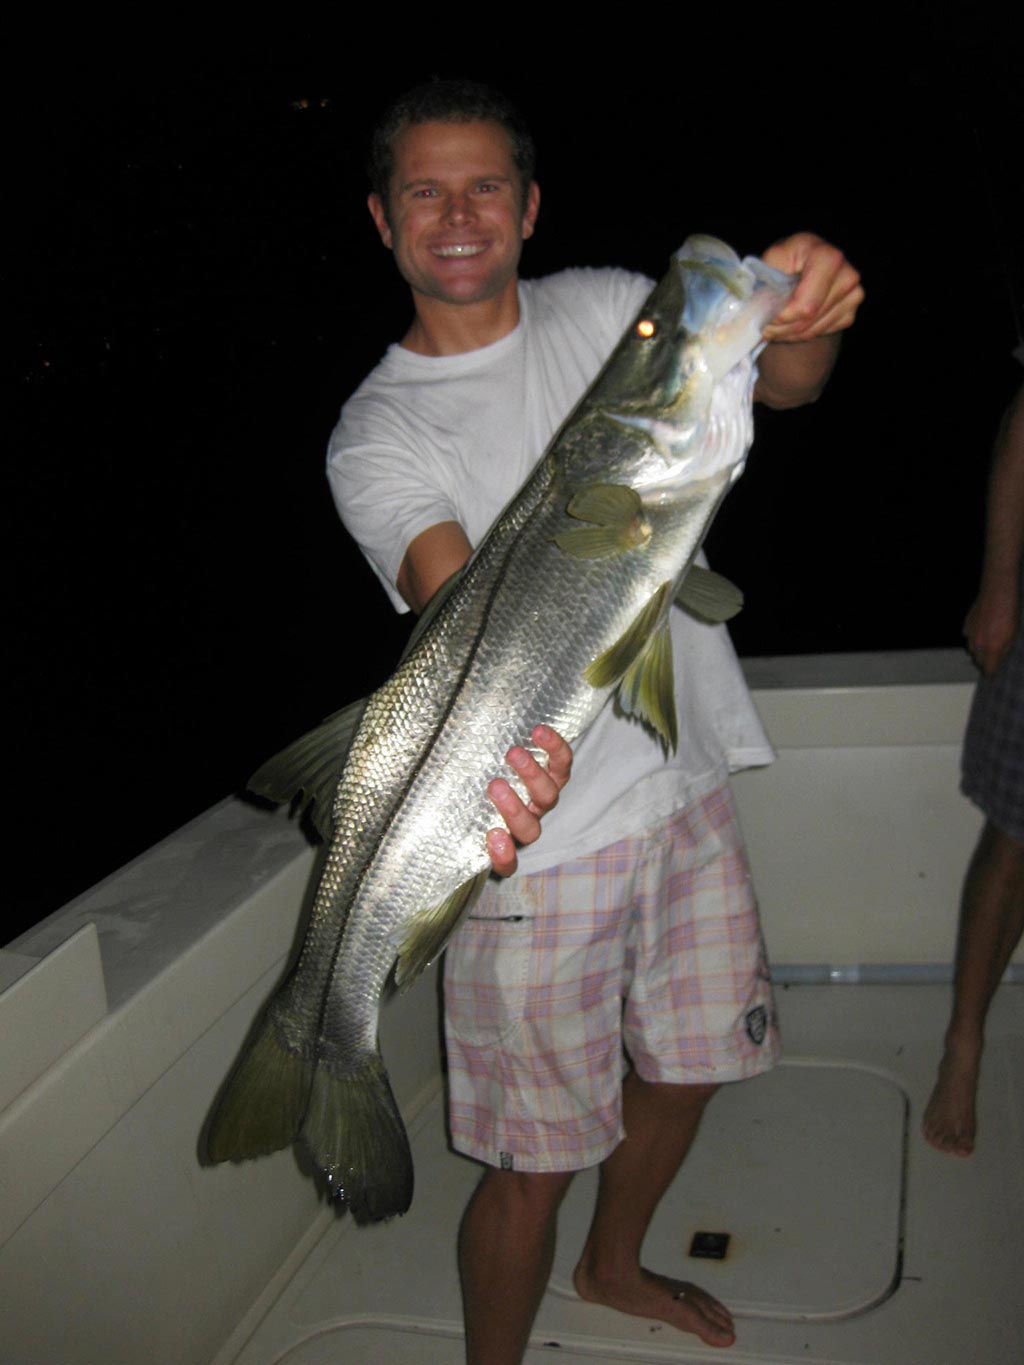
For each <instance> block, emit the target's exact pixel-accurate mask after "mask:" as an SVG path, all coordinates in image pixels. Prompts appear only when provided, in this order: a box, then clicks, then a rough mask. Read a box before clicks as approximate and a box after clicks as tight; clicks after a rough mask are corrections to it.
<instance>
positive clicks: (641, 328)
mask: <svg viewBox="0 0 1024 1365" xmlns="http://www.w3.org/2000/svg"><path fill="white" fill-rule="evenodd" d="M657 331H658V325H657V323H655V322H652V321H651V319H650V318H641V319H640V321H639V322H638V323H637V325H636V334H637V336H639V337H644V338H645V339H646V338H647V337H652V336H655V335H656V334H657Z"/></svg>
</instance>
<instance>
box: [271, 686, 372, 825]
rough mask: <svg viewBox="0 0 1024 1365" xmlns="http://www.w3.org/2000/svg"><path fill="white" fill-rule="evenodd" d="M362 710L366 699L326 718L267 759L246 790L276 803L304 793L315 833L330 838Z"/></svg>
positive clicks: (304, 810)
mask: <svg viewBox="0 0 1024 1365" xmlns="http://www.w3.org/2000/svg"><path fill="white" fill-rule="evenodd" d="M365 708H366V699H365V698H364V697H361V698H360V699H359V701H355V702H353V703H352V705H351V706H346V707H345V709H344V710H343V711H336V712H335V713H334V715H333V716H328V717H327V719H326V720H325V721H324V722H323V724H321V725H318V726H317V727H316V729H315V730H310V731H309V732H308V733H307V734H305V735H303V736H302V737H301V738H300V739H297V740H296V741H295V742H294V744H289V745H288V747H287V749H282V750H281V752H280V753H279V754H275V755H274V757H273V758H270V759H268V760H267V762H266V763H264V764H263V766H262V768H259V769H258V770H257V771H256V772H254V773H253V775H252V777H250V778H249V781H248V783H247V784H246V786H247V790H248V791H251V792H254V793H255V794H256V795H257V796H265V797H266V798H267V799H268V800H269V801H275V802H277V803H279V804H280V803H282V802H285V801H292V800H293V799H294V798H295V797H296V796H298V795H299V793H300V792H301V793H303V800H302V802H301V809H302V811H303V813H305V812H307V811H310V810H311V808H312V810H311V818H312V820H313V824H314V826H315V828H316V831H317V833H318V834H319V835H320V837H321V838H322V839H329V838H330V837H331V834H332V827H331V809H332V807H333V805H334V793H335V790H336V789H337V786H338V782H339V780H340V778H341V772H342V769H343V768H344V766H345V760H346V758H347V757H348V751H349V749H350V748H351V745H352V737H353V736H354V735H355V732H356V730H357V729H358V728H359V722H360V721H361V720H362V718H363V711H364V710H365Z"/></svg>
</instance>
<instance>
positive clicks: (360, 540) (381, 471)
mask: <svg viewBox="0 0 1024 1365" xmlns="http://www.w3.org/2000/svg"><path fill="white" fill-rule="evenodd" d="M327 479H328V482H329V484H330V488H331V496H332V497H333V498H334V503H335V506H336V507H337V509H338V515H339V516H340V517H341V520H342V522H343V523H344V525H345V529H346V530H347V531H348V533H349V534H350V535H351V536H352V538H353V540H354V541H355V542H356V544H357V545H358V546H359V548H360V549H361V550H362V552H363V554H364V555H365V556H366V558H367V560H368V561H369V563H370V567H371V568H372V569H373V571H374V573H375V574H376V575H377V577H378V578H379V579H380V581H381V584H382V585H383V587H384V590H385V592H386V593H387V595H388V597H389V598H390V599H391V604H392V606H393V607H394V608H395V610H396V611H399V612H405V611H408V610H409V607H408V604H407V603H406V602H405V600H404V599H403V597H402V596H401V594H400V593H399V591H398V589H397V587H396V586H395V584H396V581H397V579H398V570H399V569H400V568H401V566H402V560H403V559H404V557H405V552H406V550H407V549H408V548H409V546H410V545H411V544H412V542H413V541H414V540H415V539H416V537H417V536H418V535H419V534H420V533H421V532H423V531H426V530H428V529H429V528H430V527H431V526H436V525H437V524H438V522H442V521H458V519H459V517H458V513H457V511H456V509H455V506H454V504H453V503H452V501H451V498H450V497H449V496H448V495H447V494H446V493H445V492H444V491H443V489H441V488H440V487H439V486H438V485H437V484H435V483H433V482H432V481H431V480H430V478H429V474H428V471H426V470H425V469H424V462H423V461H422V460H421V459H417V458H415V455H414V452H413V451H412V450H411V449H410V448H409V446H408V445H406V444H403V441H402V434H401V432H400V430H399V429H398V428H396V426H395V425H394V423H393V422H391V421H389V420H388V417H387V414H386V413H384V412H382V411H380V410H379V408H378V406H377V405H376V404H370V403H359V402H358V401H357V400H353V401H352V402H350V403H348V404H346V406H345V408H344V409H343V410H342V414H341V419H340V421H339V422H338V425H337V426H336V427H335V429H334V432H333V434H332V436H331V441H330V445H329V446H328V450H327Z"/></svg>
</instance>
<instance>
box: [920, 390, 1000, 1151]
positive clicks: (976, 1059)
mask: <svg viewBox="0 0 1024 1365" xmlns="http://www.w3.org/2000/svg"><path fill="white" fill-rule="evenodd" d="M1022 575H1024V388H1022V389H1021V390H1020V391H1019V392H1018V394H1017V396H1016V398H1015V399H1014V401H1013V402H1012V403H1011V404H1010V407H1009V409H1008V410H1007V412H1006V414H1005V416H1004V418H1003V421H1002V425H1001V427H1000V431H999V435H998V438H997V440H996V446H995V453H994V456H993V461H992V474H991V478H990V481H989V492H988V508H987V516H986V529H985V558H984V565H983V568H982V575H981V587H980V590H979V592H978V596H977V599H976V600H975V602H974V604H973V606H972V607H971V609H970V611H969V612H968V613H967V619H966V620H965V621H964V634H965V635H966V636H967V645H968V648H969V649H970V651H971V653H972V655H973V656H974V659H975V662H976V663H977V665H978V667H979V668H980V669H981V672H982V678H981V681H980V682H979V683H978V689H977V691H976V693H975V697H974V704H973V706H972V708H971V715H970V719H969V721H968V725H967V734H966V736H965V738H964V752H963V783H962V787H963V791H964V794H965V795H966V796H969V797H970V799H971V800H972V801H973V802H974V803H975V804H976V805H977V806H979V807H980V808H981V810H982V812H983V813H984V815H985V824H984V826H983V827H982V831H981V835H980V837H979V839H978V845H977V847H976V849H975V851H974V856H973V858H972V859H971V863H970V866H969V868H968V870H967V877H966V879H965V881H964V889H963V896H962V899H961V906H960V932H959V938H958V942H957V953H956V975H955V978H954V983H953V1011H952V1015H951V1017H950V1021H949V1027H948V1028H947V1030H946V1040H945V1049H944V1051H943V1055H942V1061H941V1063H940V1065H939V1076H938V1080H937V1081H936V1082H935V1088H934V1090H933V1091H932V1093H931V1098H930V1099H929V1101H928V1105H927V1107H926V1109H925V1112H924V1120H923V1123H922V1127H923V1130H924V1135H925V1137H926V1138H927V1139H928V1141H929V1142H930V1143H931V1144H932V1146H933V1147H935V1148H937V1149H938V1150H939V1151H940V1152H949V1153H951V1154H952V1155H954V1156H970V1154H971V1152H973V1151H974V1138H975V1129H976V1119H975V1103H976V1100H977V1094H978V1078H979V1074H980V1068H981V1054H982V1048H983V1046H984V1027H985V1017H986V1015H987V1014H988V1007H989V1005H990V1004H991V1003H992V997H993V995H994V994H995V990H996V987H997V986H998V985H999V982H1000V980H1001V978H1002V975H1003V972H1004V971H1005V970H1006V966H1007V964H1008V962H1009V961H1010V958H1011V956H1012V955H1013V950H1014V949H1015V948H1016V946H1017V944H1018V943H1019V942H1020V938H1021V933H1022V931H1024V625H1022V617H1024V593H1022V591H1021V578H1022Z"/></svg>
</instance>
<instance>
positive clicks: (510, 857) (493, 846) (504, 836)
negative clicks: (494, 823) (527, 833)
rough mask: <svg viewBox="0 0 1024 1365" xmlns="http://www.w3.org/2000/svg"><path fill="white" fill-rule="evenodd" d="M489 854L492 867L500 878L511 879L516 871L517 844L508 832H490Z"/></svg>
mask: <svg viewBox="0 0 1024 1365" xmlns="http://www.w3.org/2000/svg"><path fill="white" fill-rule="evenodd" d="M487 852H488V853H489V854H490V855H491V866H492V867H493V868H494V870H495V872H496V873H497V874H498V876H499V877H511V875H512V873H513V872H514V871H515V870H516V844H515V840H514V839H513V838H512V836H511V834H509V832H508V830H505V829H492V830H489V831H488V833H487Z"/></svg>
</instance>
